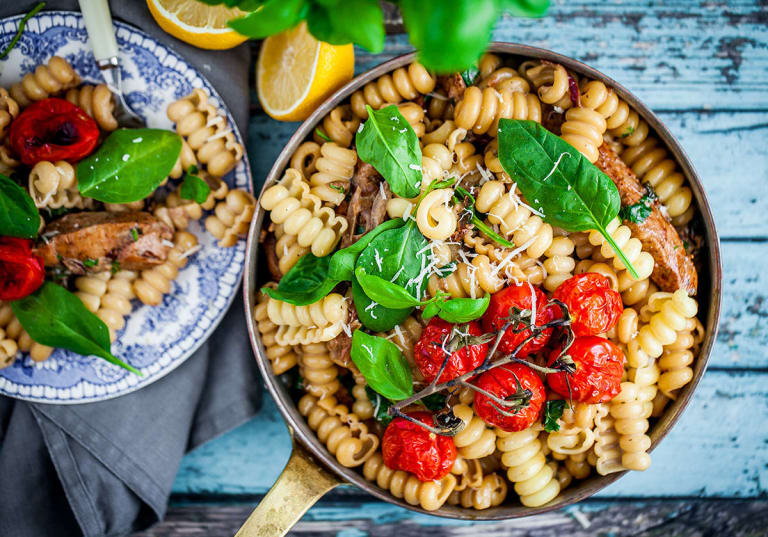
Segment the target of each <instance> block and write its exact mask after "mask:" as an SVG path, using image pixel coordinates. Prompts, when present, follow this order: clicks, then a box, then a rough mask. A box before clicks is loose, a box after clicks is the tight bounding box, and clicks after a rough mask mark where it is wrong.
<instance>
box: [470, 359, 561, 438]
mask: <svg viewBox="0 0 768 537" xmlns="http://www.w3.org/2000/svg"><path fill="white" fill-rule="evenodd" d="M475 384H476V385H477V387H478V388H480V389H482V390H484V391H486V392H488V393H491V394H493V395H495V396H496V397H498V398H499V399H503V400H505V401H507V402H508V403H510V406H509V407H505V406H503V405H501V404H500V403H499V402H497V401H494V400H493V399H491V398H490V397H488V396H487V395H485V394H483V393H480V392H475V412H477V415H478V416H480V417H481V418H482V419H483V421H485V422H486V423H489V424H491V425H496V426H497V427H499V428H501V429H503V430H505V431H510V432H513V431H522V430H523V429H527V428H528V427H529V426H530V425H531V424H532V423H534V422H535V421H536V420H538V419H539V415H540V414H541V409H542V407H543V406H544V403H545V402H546V401H547V394H546V392H545V390H544V383H542V382H541V379H540V378H539V375H538V374H537V373H536V372H535V371H534V370H533V369H531V368H530V367H528V366H526V365H523V364H508V365H502V366H499V367H495V368H493V369H491V370H490V371H486V372H485V373H483V374H482V375H480V376H479V377H478V378H477V380H476V381H475Z"/></svg>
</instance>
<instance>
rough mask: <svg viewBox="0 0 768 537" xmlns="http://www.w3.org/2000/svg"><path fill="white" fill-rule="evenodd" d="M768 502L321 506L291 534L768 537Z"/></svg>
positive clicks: (191, 527)
mask: <svg viewBox="0 0 768 537" xmlns="http://www.w3.org/2000/svg"><path fill="white" fill-rule="evenodd" d="M251 509H252V506H250V505H247V504H246V505H230V506H213V505H179V506H175V507H171V509H170V510H169V512H168V515H167V517H166V520H165V521H164V522H163V523H162V524H159V525H158V526H156V527H154V528H152V529H150V530H149V531H145V532H141V533H137V534H135V535H134V537H231V535H232V534H233V533H234V532H235V531H236V530H237V528H238V527H239V526H240V524H241V523H242V521H243V520H244V519H245V518H246V517H247V516H248V515H249V514H250V511H251ZM766 525H768V501H764V500H753V501H734V500H728V501H722V500H721V501H717V500H686V501H647V502H622V503H615V502H602V501H586V502H582V503H581V504H579V506H578V507H569V508H566V509H563V510H561V511H555V512H553V513H546V514H543V515H538V516H536V517H533V518H527V519H521V520H508V521H504V522H474V523H473V522H461V521H453V520H444V519H439V518H436V517H431V516H428V515H415V514H409V513H408V512H407V511H405V510H403V509H401V508H399V507H394V506H391V505H388V504H382V503H379V502H376V503H372V502H365V501H345V502H343V503H339V502H327V501H324V502H321V503H320V504H318V505H317V506H315V507H314V508H312V509H311V510H310V511H309V512H308V513H307V514H306V515H305V517H304V518H303V519H302V521H301V522H299V523H298V524H297V525H296V526H295V527H294V529H293V531H291V532H290V533H289V535H295V536H299V535H301V536H306V537H309V536H313V537H331V536H335V537H391V536H392V535H398V536H399V537H422V536H423V535H436V534H439V535H445V536H455V537H459V536H475V535H480V534H482V535H484V536H486V537H510V536H516V537H518V536H519V537H523V536H525V537H554V536H563V535H567V536H568V537H594V536H595V535H602V536H611V537H630V536H632V537H662V536H663V537H705V536H710V535H728V536H729V537H756V536H760V535H766V530H765V528H766Z"/></svg>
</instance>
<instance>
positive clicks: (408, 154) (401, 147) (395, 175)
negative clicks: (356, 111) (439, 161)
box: [355, 105, 422, 198]
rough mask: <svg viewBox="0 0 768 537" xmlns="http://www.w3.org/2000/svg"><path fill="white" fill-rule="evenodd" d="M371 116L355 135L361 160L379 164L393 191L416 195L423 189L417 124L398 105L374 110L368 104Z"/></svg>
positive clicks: (381, 172) (377, 167)
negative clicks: (411, 121)
mask: <svg viewBox="0 0 768 537" xmlns="http://www.w3.org/2000/svg"><path fill="white" fill-rule="evenodd" d="M365 108H366V109H367V110H368V120H367V121H366V122H365V123H364V124H363V129H362V130H361V131H359V132H358V133H357V135H356V136H355V144H356V149H357V155H358V157H360V160H362V161H364V162H367V163H368V164H370V165H372V166H373V167H374V168H376V171H378V172H379V173H380V174H381V175H382V177H384V179H386V181H387V183H389V188H390V190H391V191H392V193H393V194H395V195H396V196H400V197H401V198H413V197H415V196H418V195H419V192H421V189H420V187H421V180H422V176H421V147H420V146H419V138H418V136H416V133H415V132H414V131H413V127H411V125H410V124H409V123H408V121H407V120H406V119H405V118H404V117H403V115H402V114H401V113H400V110H398V108H397V106H395V105H390V106H387V107H384V108H382V109H381V110H374V109H373V108H371V107H370V106H368V105H366V106H365Z"/></svg>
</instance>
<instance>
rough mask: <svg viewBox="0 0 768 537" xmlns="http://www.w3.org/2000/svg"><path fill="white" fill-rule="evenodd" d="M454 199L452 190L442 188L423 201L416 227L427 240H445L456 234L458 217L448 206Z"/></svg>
mask: <svg viewBox="0 0 768 537" xmlns="http://www.w3.org/2000/svg"><path fill="white" fill-rule="evenodd" d="M452 197H453V189H452V188H441V189H438V190H433V191H432V192H430V193H429V194H427V195H426V196H424V198H423V199H422V200H421V203H420V204H419V208H418V210H417V211H416V225H417V226H418V227H419V231H421V234H422V235H424V236H425V237H426V238H427V239H432V240H445V239H447V238H448V237H450V236H451V235H453V234H454V233H455V232H456V226H457V225H458V217H457V216H456V213H455V212H454V211H453V209H451V207H450V206H449V205H448V203H449V202H450V201H451V198H452Z"/></svg>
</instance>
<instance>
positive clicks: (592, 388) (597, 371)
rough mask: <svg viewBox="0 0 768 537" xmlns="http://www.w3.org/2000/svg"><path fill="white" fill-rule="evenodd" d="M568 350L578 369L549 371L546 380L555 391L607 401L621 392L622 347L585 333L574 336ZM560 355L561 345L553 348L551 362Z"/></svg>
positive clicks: (586, 400)
mask: <svg viewBox="0 0 768 537" xmlns="http://www.w3.org/2000/svg"><path fill="white" fill-rule="evenodd" d="M567 354H568V355H569V356H570V357H571V359H572V360H573V361H574V363H575V364H576V371H575V372H573V373H566V372H565V371H560V372H558V373H548V374H547V384H548V385H549V387H550V389H551V390H552V391H553V392H555V393H556V394H558V395H561V396H563V397H565V398H569V397H570V398H571V399H572V400H573V401H579V402H581V403H589V404H596V403H607V402H608V401H610V400H611V399H613V398H614V397H616V396H617V395H618V394H619V392H620V391H621V377H622V375H623V373H624V353H623V352H621V349H620V348H619V347H617V346H616V345H614V344H613V343H611V342H610V341H608V340H607V339H605V338H602V337H598V336H583V337H577V338H576V339H574V340H573V344H572V345H571V347H570V348H569V349H568V353H567ZM559 355H560V349H555V350H554V351H552V353H551V354H550V356H549V361H548V364H549V365H550V366H552V365H553V364H554V363H555V361H556V360H557V357H558V356H559ZM569 384H570V391H569V389H568V387H569Z"/></svg>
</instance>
